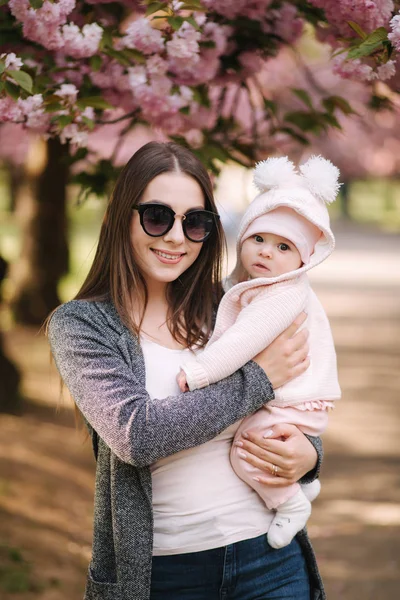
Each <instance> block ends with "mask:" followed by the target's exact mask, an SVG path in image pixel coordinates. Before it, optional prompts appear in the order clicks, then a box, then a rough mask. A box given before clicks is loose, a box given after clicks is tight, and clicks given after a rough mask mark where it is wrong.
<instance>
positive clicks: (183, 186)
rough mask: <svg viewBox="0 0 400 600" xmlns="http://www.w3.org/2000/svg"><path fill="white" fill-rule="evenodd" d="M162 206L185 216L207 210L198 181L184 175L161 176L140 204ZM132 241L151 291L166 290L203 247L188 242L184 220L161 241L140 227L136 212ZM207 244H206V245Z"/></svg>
mask: <svg viewBox="0 0 400 600" xmlns="http://www.w3.org/2000/svg"><path fill="white" fill-rule="evenodd" d="M147 202H160V203H162V204H165V205H167V206H169V207H170V208H172V210H173V211H174V212H175V213H176V215H184V214H185V213H186V212H187V211H189V210H192V209H194V208H197V209H204V208H205V201H204V196H203V192H202V189H201V187H200V186H199V184H198V183H197V181H196V180H195V179H193V178H192V177H190V176H188V175H185V174H183V173H176V172H171V173H162V174H161V175H158V176H157V177H155V178H154V179H152V181H150V183H149V184H148V186H147V187H146V189H145V191H144V194H143V196H142V198H141V200H140V204H145V203H147ZM131 241H132V249H133V254H134V258H135V261H136V264H137V266H138V267H139V269H140V272H141V273H142V275H143V277H144V279H145V281H146V284H147V287H148V289H149V291H151V290H152V289H155V288H160V287H161V288H165V287H166V285H167V283H170V282H171V281H175V280H176V279H178V277H179V276H180V275H181V274H182V273H184V272H185V271H186V269H188V268H189V267H190V266H191V265H192V264H193V263H194V261H195V260H196V258H197V257H198V256H199V254H200V251H201V248H202V246H203V243H196V242H191V241H190V240H188V239H187V238H186V237H185V236H184V234H183V229H182V219H181V217H180V216H176V217H175V221H174V225H173V227H172V229H170V230H169V231H168V232H167V233H166V234H164V235H162V236H160V237H152V236H150V235H147V233H145V231H144V230H143V229H142V226H141V224H140V216H139V213H138V211H137V210H134V211H133V218H132V222H131ZM206 243H207V242H206Z"/></svg>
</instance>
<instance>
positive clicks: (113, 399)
mask: <svg viewBox="0 0 400 600" xmlns="http://www.w3.org/2000/svg"><path fill="white" fill-rule="evenodd" d="M48 335H49V341H50V345H51V349H52V353H53V356H54V359H55V362H56V365H57V368H58V370H59V372H60V375H61V377H62V379H63V380H64V383H65V384H66V386H67V388H68V389H69V391H70V393H71V396H72V398H73V399H74V401H75V402H76V404H77V406H78V408H79V409H80V411H81V412H82V414H83V416H84V417H85V419H86V420H87V421H88V423H89V424H90V426H91V427H92V428H93V429H94V430H95V431H96V432H97V434H98V435H99V436H100V438H102V440H103V441H104V442H105V443H106V444H107V445H108V446H109V448H110V449H111V450H112V451H113V452H114V454H116V455H117V456H118V458H120V459H121V460H122V461H124V462H126V463H130V464H132V465H135V466H137V467H143V466H147V465H150V464H152V463H154V462H156V461H157V460H159V459H161V458H164V457H166V456H169V455H171V454H174V453H176V452H178V451H180V450H185V449H187V448H191V447H194V446H197V445H200V444H202V443H205V442H207V441H209V440H211V439H212V438H214V437H215V436H217V435H218V434H219V433H220V432H221V431H223V430H224V429H226V428H227V427H229V426H230V425H232V424H233V423H235V422H236V421H239V420H240V419H242V418H244V417H245V416H247V415H248V414H251V413H253V412H255V411H256V410H258V409H259V408H260V407H261V406H262V405H263V404H265V403H267V402H268V401H269V400H271V399H273V397H274V393H273V390H272V387H271V384H270V382H269V380H268V378H267V377H266V375H265V373H264V371H263V370H262V369H261V368H260V367H259V366H258V365H257V364H256V363H254V362H249V363H248V364H246V365H245V366H244V367H243V368H242V369H241V370H239V371H238V372H236V373H235V374H234V375H232V376H231V377H229V378H228V379H224V381H221V382H220V383H218V384H216V385H214V386H210V387H208V388H207V389H205V390H198V391H196V392H189V393H186V394H180V395H178V396H169V397H167V398H157V399H151V398H150V396H149V394H148V393H147V392H146V389H145V372H144V363H143V360H139V358H138V356H136V357H134V361H133V363H132V365H130V364H128V363H127V361H126V359H125V358H124V356H123V354H122V353H121V351H120V349H119V346H118V344H119V338H120V337H121V335H120V334H118V333H116V332H115V331H113V330H112V328H111V327H110V324H109V323H108V322H107V320H106V319H104V318H103V315H102V313H100V311H98V310H96V308H95V307H93V303H91V302H85V301H73V302H70V303H67V304H65V305H63V306H61V307H60V308H59V309H58V310H57V311H56V312H55V313H54V315H53V316H52V318H51V320H50V323H49V329H48ZM138 352H140V350H138Z"/></svg>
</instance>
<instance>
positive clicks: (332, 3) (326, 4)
mask: <svg viewBox="0 0 400 600" xmlns="http://www.w3.org/2000/svg"><path fill="white" fill-rule="evenodd" d="M310 3H311V4H313V5H314V6H317V7H318V8H323V9H324V11H325V14H326V17H327V19H328V23H329V27H330V30H331V31H332V33H333V34H334V36H335V37H339V36H355V33H354V31H353V30H352V29H351V27H350V26H349V25H348V21H354V22H355V23H357V24H358V25H360V26H361V27H362V29H363V30H364V31H366V32H367V33H370V32H371V31H374V30H375V29H377V28H378V27H385V26H387V25H388V23H389V19H390V18H391V15H392V12H393V9H394V4H393V2H392V0H374V1H372V0H310Z"/></svg>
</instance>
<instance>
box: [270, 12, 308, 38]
mask: <svg viewBox="0 0 400 600" xmlns="http://www.w3.org/2000/svg"><path fill="white" fill-rule="evenodd" d="M270 14H271V16H273V17H274V18H275V20H274V33H275V35H277V36H278V37H280V38H281V39H282V40H284V41H285V42H286V43H287V44H293V42H295V41H296V40H297V39H298V38H299V37H300V35H301V34H302V32H303V21H302V20H301V19H300V18H299V15H298V12H297V8H296V7H295V6H293V4H288V3H287V2H284V3H283V5H282V7H281V8H280V9H278V10H273V11H271V13H270Z"/></svg>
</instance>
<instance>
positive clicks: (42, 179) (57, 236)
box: [11, 139, 68, 325]
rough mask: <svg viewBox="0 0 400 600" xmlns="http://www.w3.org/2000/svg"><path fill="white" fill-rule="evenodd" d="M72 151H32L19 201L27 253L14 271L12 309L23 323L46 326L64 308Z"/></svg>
mask: <svg viewBox="0 0 400 600" xmlns="http://www.w3.org/2000/svg"><path fill="white" fill-rule="evenodd" d="M67 155H68V148H67V147H66V146H65V145H62V144H60V142H59V141H58V140H52V139H50V140H48V141H47V142H43V141H42V142H38V145H35V146H34V147H33V149H32V151H30V155H29V156H28V160H27V167H26V183H25V185H23V186H22V187H21V190H20V195H19V198H18V200H17V215H18V216H19V219H20V221H21V224H22V250H21V256H20V259H19V260H18V261H16V263H15V264H14V265H13V266H12V269H11V280H12V284H13V288H14V290H13V292H12V298H11V309H12V311H13V314H14V316H15V318H16V321H17V322H18V323H22V324H25V325H40V324H42V323H43V321H44V320H45V318H46V317H47V316H48V314H49V313H50V312H51V311H52V310H53V309H54V308H55V307H56V306H58V305H59V304H60V299H59V296H58V292H57V285H58V282H59V280H60V278H61V277H62V276H63V275H64V274H66V273H67V272H68V242H67V217H66V186H67V178H68V166H67V164H66V162H65V161H64V160H63V159H64V158H65V157H66V156H67Z"/></svg>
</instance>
